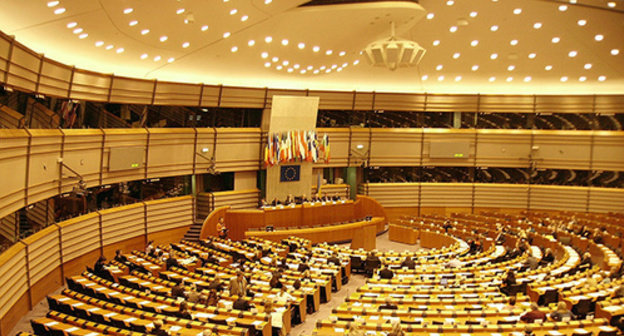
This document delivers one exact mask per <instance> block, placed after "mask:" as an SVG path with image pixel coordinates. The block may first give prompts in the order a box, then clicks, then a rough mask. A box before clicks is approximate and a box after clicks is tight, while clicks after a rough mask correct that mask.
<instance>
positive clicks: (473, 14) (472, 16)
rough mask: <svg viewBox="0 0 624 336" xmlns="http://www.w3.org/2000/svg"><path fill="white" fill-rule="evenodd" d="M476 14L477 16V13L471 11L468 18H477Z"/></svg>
mask: <svg viewBox="0 0 624 336" xmlns="http://www.w3.org/2000/svg"><path fill="white" fill-rule="evenodd" d="M478 14H479V13H477V12H475V11H472V12H470V17H471V18H475V17H477V15H478Z"/></svg>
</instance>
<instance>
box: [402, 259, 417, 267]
mask: <svg viewBox="0 0 624 336" xmlns="http://www.w3.org/2000/svg"><path fill="white" fill-rule="evenodd" d="M403 267H406V268H408V269H414V268H416V263H415V262H414V259H413V258H412V257H405V259H404V260H403V262H401V268H403Z"/></svg>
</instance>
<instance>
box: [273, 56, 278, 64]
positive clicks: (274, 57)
mask: <svg viewBox="0 0 624 336" xmlns="http://www.w3.org/2000/svg"><path fill="white" fill-rule="evenodd" d="M277 61H279V57H277V56H273V58H271V62H274V63H275V62H277Z"/></svg>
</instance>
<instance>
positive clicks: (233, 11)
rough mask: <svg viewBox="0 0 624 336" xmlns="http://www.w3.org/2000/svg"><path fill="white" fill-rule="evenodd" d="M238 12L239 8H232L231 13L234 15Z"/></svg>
mask: <svg viewBox="0 0 624 336" xmlns="http://www.w3.org/2000/svg"><path fill="white" fill-rule="evenodd" d="M236 13H238V9H236V8H234V9H232V10H231V11H230V15H234V14H236Z"/></svg>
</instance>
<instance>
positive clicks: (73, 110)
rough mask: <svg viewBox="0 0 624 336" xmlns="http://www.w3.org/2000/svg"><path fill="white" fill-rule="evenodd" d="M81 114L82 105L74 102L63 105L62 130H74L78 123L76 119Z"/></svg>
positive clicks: (69, 101)
mask: <svg viewBox="0 0 624 336" xmlns="http://www.w3.org/2000/svg"><path fill="white" fill-rule="evenodd" d="M79 113H80V104H79V103H75V102H73V101H72V100H66V101H64V102H63V104H62V105H61V117H62V118H63V120H61V125H60V126H61V128H72V127H74V123H75V122H76V118H77V117H78V114H79Z"/></svg>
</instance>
